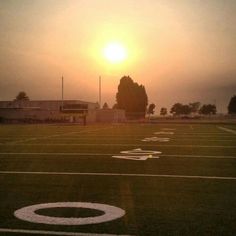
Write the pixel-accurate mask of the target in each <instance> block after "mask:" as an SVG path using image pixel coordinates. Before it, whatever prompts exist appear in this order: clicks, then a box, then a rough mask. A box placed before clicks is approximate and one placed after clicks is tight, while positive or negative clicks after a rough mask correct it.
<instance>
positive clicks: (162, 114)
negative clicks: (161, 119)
mask: <svg viewBox="0 0 236 236" xmlns="http://www.w3.org/2000/svg"><path fill="white" fill-rule="evenodd" d="M166 114H167V108H165V107H162V108H161V110H160V115H161V116H165V115H166Z"/></svg>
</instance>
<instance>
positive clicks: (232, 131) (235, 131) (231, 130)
mask: <svg viewBox="0 0 236 236" xmlns="http://www.w3.org/2000/svg"><path fill="white" fill-rule="evenodd" d="M217 128H218V129H220V130H224V131H226V132H229V133H232V134H236V130H233V129H228V128H225V127H221V126H217Z"/></svg>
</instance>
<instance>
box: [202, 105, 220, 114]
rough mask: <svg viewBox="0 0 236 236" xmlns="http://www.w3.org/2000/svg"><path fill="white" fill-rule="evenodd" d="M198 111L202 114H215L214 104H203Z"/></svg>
mask: <svg viewBox="0 0 236 236" xmlns="http://www.w3.org/2000/svg"><path fill="white" fill-rule="evenodd" d="M199 113H200V114H202V115H215V114H216V106H215V105H213V104H204V105H202V107H201V108H200V110H199Z"/></svg>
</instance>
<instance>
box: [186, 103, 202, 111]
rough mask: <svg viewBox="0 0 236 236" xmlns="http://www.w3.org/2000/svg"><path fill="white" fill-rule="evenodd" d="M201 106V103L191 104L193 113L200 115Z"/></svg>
mask: <svg viewBox="0 0 236 236" xmlns="http://www.w3.org/2000/svg"><path fill="white" fill-rule="evenodd" d="M200 106H201V103H200V102H192V103H189V107H190V110H191V113H198V111H199V108H200Z"/></svg>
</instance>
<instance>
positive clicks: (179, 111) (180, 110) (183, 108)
mask: <svg viewBox="0 0 236 236" xmlns="http://www.w3.org/2000/svg"><path fill="white" fill-rule="evenodd" d="M170 113H172V114H173V115H189V114H190V113H191V107H190V106H189V105H183V104H181V103H175V104H174V105H173V106H172V107H171V110H170Z"/></svg>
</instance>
